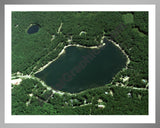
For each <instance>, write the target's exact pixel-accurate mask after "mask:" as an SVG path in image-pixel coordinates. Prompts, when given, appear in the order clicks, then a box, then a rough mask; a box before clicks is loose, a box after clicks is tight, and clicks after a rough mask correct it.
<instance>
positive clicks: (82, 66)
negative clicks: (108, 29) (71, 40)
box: [35, 40, 127, 93]
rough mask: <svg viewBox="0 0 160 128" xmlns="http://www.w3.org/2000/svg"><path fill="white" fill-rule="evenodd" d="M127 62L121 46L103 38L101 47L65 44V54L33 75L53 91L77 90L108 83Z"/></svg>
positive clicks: (71, 91)
mask: <svg viewBox="0 0 160 128" xmlns="http://www.w3.org/2000/svg"><path fill="white" fill-rule="evenodd" d="M126 61H127V58H126V56H125V55H124V54H123V53H122V52H121V51H120V49H119V48H118V47H116V46H115V45H114V44H112V43H111V42H109V41H107V40H106V45H105V46H103V47H102V48H100V49H90V48H82V47H76V46H70V47H67V48H66V49H65V54H62V55H61V56H60V57H59V58H58V59H57V60H56V61H54V62H53V63H51V64H50V65H49V66H48V67H47V68H45V69H44V70H43V71H41V72H39V73H37V74H35V76H36V77H38V78H40V79H41V80H43V81H44V82H45V83H46V84H47V85H48V86H51V87H52V88H53V89H55V90H60V91H64V92H70V93H78V92H80V91H83V90H86V89H89V88H95V87H99V86H104V85H105V84H108V83H110V82H111V81H112V78H113V77H114V76H115V75H116V73H118V72H119V71H120V70H121V69H122V68H124V67H125V66H126Z"/></svg>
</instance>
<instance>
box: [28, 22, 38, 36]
mask: <svg viewBox="0 0 160 128" xmlns="http://www.w3.org/2000/svg"><path fill="white" fill-rule="evenodd" d="M38 31H39V25H36V24H35V25H32V26H31V27H30V28H29V29H28V31H27V33H28V34H33V33H36V32H38Z"/></svg>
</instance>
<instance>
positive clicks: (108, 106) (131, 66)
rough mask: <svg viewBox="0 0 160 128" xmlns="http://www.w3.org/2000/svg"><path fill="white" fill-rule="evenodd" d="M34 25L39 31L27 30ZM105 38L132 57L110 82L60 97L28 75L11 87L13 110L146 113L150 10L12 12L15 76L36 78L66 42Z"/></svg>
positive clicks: (91, 43)
mask: <svg viewBox="0 0 160 128" xmlns="http://www.w3.org/2000/svg"><path fill="white" fill-rule="evenodd" d="M33 24H36V25H38V26H39V27H40V29H39V31H38V32H37V33H34V34H29V33H27V31H28V29H29V27H30V26H31V25H33ZM103 36H105V37H106V38H107V39H108V40H112V41H115V42H116V43H117V44H119V46H120V47H121V48H122V50H124V51H125V53H126V54H127V55H128V57H129V59H130V63H128V65H127V67H126V68H124V69H122V70H121V71H120V72H118V73H117V74H116V76H115V77H114V78H113V80H112V82H111V83H110V84H109V85H104V86H103V87H100V88H94V89H90V90H86V91H84V92H81V93H78V94H73V95H71V94H68V93H66V94H64V95H63V96H62V95H60V94H58V93H54V94H53V92H52V90H46V88H45V87H44V86H42V85H41V83H40V82H38V81H36V80H32V79H25V80H23V81H22V82H21V84H20V85H17V86H16V85H12V86H13V89H12V114H14V115H18V114H21V115H23V114H38V115H39V114H51V115H53V114H60V115H63V114H86V115H88V114H93V115H97V114H104V115H108V114H115V115H117V114H118V115H120V114H121V115H123V114H131V115H133V114H136V115H138V114H140V115H141V114H148V90H147V89H145V88H148V12H12V75H13V74H16V73H17V72H20V73H23V75H29V74H30V75H33V76H34V73H35V72H36V71H38V69H40V68H41V67H42V66H44V65H45V64H47V63H48V62H49V61H51V60H53V59H55V58H56V57H57V56H58V54H59V53H60V52H61V50H62V49H63V48H64V46H67V45H68V44H81V45H84V46H97V45H100V43H101V39H102V37H103ZM125 77H128V78H129V79H128V80H127V81H124V80H123V79H122V78H125ZM124 86H125V87H124ZM133 87H137V88H144V90H143V89H142V90H138V89H133ZM44 90H46V91H44ZM105 92H106V94H105ZM107 93H109V94H107ZM29 94H32V95H33V96H32V95H29ZM112 94H113V95H112ZM98 101H99V102H98ZM84 102H85V103H84ZM26 103H27V104H26ZM86 104H87V105H86ZM101 104H102V106H103V105H104V106H105V108H103V109H101V108H99V107H97V106H98V105H101ZM102 106H101V107H102Z"/></svg>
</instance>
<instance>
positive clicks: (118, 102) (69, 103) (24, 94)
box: [12, 79, 148, 115]
mask: <svg viewBox="0 0 160 128" xmlns="http://www.w3.org/2000/svg"><path fill="white" fill-rule="evenodd" d="M12 114H13V115H55V114H56V115H144V114H145V115H146V114H148V91H147V90H138V89H137V90H135V89H133V88H130V87H128V88H124V87H117V86H111V85H110V86H108V85H106V86H104V87H99V88H93V89H88V90H86V91H83V92H80V93H78V94H69V93H64V94H61V93H60V94H59V93H55V92H53V91H52V90H50V89H47V88H46V87H44V86H42V84H41V83H40V82H38V81H36V80H32V79H24V80H23V81H22V82H21V84H20V85H19V86H14V87H13V89H12Z"/></svg>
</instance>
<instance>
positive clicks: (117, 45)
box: [108, 39, 130, 69]
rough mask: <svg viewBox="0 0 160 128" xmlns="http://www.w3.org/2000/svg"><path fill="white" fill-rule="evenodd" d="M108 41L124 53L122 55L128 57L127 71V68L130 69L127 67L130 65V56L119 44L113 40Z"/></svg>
mask: <svg viewBox="0 0 160 128" xmlns="http://www.w3.org/2000/svg"><path fill="white" fill-rule="evenodd" d="M108 41H110V42H112V43H113V44H114V45H115V46H116V47H118V48H119V49H120V50H121V51H122V53H123V54H124V55H125V56H126V57H127V62H126V69H127V68H128V67H127V66H128V64H129V63H130V59H129V56H128V55H127V54H126V53H125V51H124V50H122V48H121V47H120V46H119V44H117V43H116V42H114V41H113V40H109V39H108Z"/></svg>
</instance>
